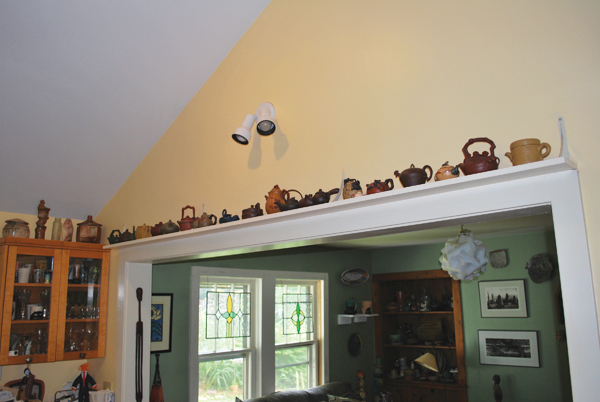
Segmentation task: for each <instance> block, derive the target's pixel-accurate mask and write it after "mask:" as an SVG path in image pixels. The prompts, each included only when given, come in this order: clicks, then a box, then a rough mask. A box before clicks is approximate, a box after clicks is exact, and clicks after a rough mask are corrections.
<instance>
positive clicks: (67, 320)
mask: <svg viewBox="0 0 600 402" xmlns="http://www.w3.org/2000/svg"><path fill="white" fill-rule="evenodd" d="M99 320H100V319H99V318H67V319H66V320H65V322H75V323H77V322H97V321H99Z"/></svg>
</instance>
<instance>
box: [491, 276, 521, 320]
mask: <svg viewBox="0 0 600 402" xmlns="http://www.w3.org/2000/svg"><path fill="white" fill-rule="evenodd" d="M479 299H480V302H479V305H480V306H481V317H482V318H488V317H518V318H526V317H527V299H526V298H525V281H524V280H523V279H520V280H516V281H481V282H479Z"/></svg>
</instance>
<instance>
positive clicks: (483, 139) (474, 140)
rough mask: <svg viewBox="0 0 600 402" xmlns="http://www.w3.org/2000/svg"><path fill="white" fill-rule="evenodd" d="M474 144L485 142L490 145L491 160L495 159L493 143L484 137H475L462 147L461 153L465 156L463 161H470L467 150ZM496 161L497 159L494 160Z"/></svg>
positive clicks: (494, 145)
mask: <svg viewBox="0 0 600 402" xmlns="http://www.w3.org/2000/svg"><path fill="white" fill-rule="evenodd" d="M476 142H487V143H488V144H490V155H491V156H492V157H493V158H496V155H494V149H496V144H494V141H492V140H490V139H489V138H486V137H477V138H471V139H470V140H469V141H467V143H466V144H465V146H464V147H463V149H462V153H463V155H464V156H465V160H467V159H471V154H470V153H469V151H468V150H467V149H468V148H469V146H471V145H473V144H475V143H476ZM496 159H498V158H496Z"/></svg>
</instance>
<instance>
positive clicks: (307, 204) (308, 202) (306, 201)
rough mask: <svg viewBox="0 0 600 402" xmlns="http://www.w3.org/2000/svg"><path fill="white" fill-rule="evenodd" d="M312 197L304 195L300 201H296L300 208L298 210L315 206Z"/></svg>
mask: <svg viewBox="0 0 600 402" xmlns="http://www.w3.org/2000/svg"><path fill="white" fill-rule="evenodd" d="M312 197H313V195H312V194H305V195H304V198H303V199H301V200H300V201H298V205H299V206H300V208H304V207H311V206H313V205H315V204H313V200H312Z"/></svg>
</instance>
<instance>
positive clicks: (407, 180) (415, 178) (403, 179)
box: [394, 164, 433, 187]
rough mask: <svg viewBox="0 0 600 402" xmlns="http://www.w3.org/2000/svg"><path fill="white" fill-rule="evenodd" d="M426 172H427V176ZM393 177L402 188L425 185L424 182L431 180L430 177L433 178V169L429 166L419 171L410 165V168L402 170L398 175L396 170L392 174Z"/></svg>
mask: <svg viewBox="0 0 600 402" xmlns="http://www.w3.org/2000/svg"><path fill="white" fill-rule="evenodd" d="M427 170H429V176H428V175H427ZM394 176H396V177H397V178H398V179H399V180H400V183H402V187H410V186H416V185H417V184H425V182H428V181H429V180H431V176H433V169H432V168H431V166H429V165H425V166H423V168H422V169H421V168H417V167H415V165H412V164H411V165H410V167H409V168H408V169H404V170H403V171H402V173H398V171H397V170H396V171H395V172H394Z"/></svg>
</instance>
